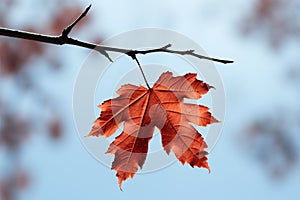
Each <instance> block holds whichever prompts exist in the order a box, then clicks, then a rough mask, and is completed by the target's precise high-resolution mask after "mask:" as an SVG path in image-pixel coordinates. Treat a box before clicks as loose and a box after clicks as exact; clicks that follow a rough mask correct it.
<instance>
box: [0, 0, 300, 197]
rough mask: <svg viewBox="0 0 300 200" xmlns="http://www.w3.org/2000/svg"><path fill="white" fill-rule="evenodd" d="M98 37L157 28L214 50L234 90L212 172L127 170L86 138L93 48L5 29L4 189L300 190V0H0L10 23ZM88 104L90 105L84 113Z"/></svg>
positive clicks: (158, 193)
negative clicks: (86, 64) (80, 109)
mask: <svg viewBox="0 0 300 200" xmlns="http://www.w3.org/2000/svg"><path fill="white" fill-rule="evenodd" d="M90 3H92V10H91V11H90V12H89V15H88V17H86V18H85V19H84V20H83V21H82V22H81V23H80V24H79V25H78V26H77V27H76V29H75V30H73V31H72V33H71V35H72V36H73V37H75V38H79V39H81V40H85V41H90V42H100V41H102V40H105V39H106V38H109V37H111V36H113V35H116V34H119V33H121V32H124V31H128V30H132V29H136V28H144V27H158V28H167V29H171V30H174V31H177V32H179V33H182V34H184V35H186V36H188V37H190V38H192V39H193V40H194V41H196V42H197V43H199V44H200V45H201V46H202V47H203V48H204V49H205V50H206V52H207V53H208V54H209V55H211V56H215V57H223V58H230V59H233V60H235V63H234V64H231V65H222V64H217V63H216V64H215V65H216V67H217V69H218V71H219V73H220V75H221V77H222V79H223V84H224V87H225V92H226V96H227V97H226V117H225V120H224V128H223V131H222V136H221V138H220V140H219V141H218V144H217V145H216V147H215V148H214V149H213V151H212V152H211V153H210V155H209V164H210V166H211V169H212V171H211V173H210V174H208V173H207V172H206V170H204V169H192V168H191V167H189V166H182V165H181V164H180V163H179V162H175V163H174V164H173V165H171V166H170V167H167V168H165V169H162V170H160V171H156V172H155V173H148V174H142V175H137V176H136V177H135V178H134V180H131V179H130V180H127V181H126V182H125V183H124V186H123V189H124V191H123V192H121V191H120V190H119V188H118V186H117V179H116V178H115V172H114V171H111V170H110V169H109V168H107V167H105V166H104V165H102V164H100V163H99V162H98V161H96V160H95V159H94V158H93V157H92V156H91V155H90V154H88V153H87V151H86V150H85V148H84V147H83V145H82V144H81V142H80V139H79V137H78V134H77V130H76V127H75V123H74V120H73V110H72V95H73V88H74V82H75V80H76V76H77V74H78V72H79V70H80V66H81V64H82V62H83V61H84V59H85V58H86V56H87V55H88V54H89V50H86V49H82V48H78V47H72V46H54V45H48V44H41V43H34V42H31V41H24V40H17V39H10V38H7V37H0V199H1V200H19V199H20V200H21V199H31V200H35V199H37V200H38V199H66V198H67V199H107V198H111V199H141V198H142V199H149V200H150V199H151V200H152V199H182V198H186V199H188V198H193V199H251V200H252V199H283V198H286V199H299V198H300V191H299V185H300V181H299V180H300V170H299V169H300V167H299V150H300V149H299V148H300V136H299V130H300V107H299V97H300V94H299V91H300V66H299V58H300V53H299V52H300V46H299V39H300V18H299V17H300V16H299V15H300V12H299V10H300V1H299V0H249V1H238V0H226V1H222V2H221V1H217V0H210V1H208V0H201V1H196V0H187V1H177V2H174V1H171V0H165V1H158V0H153V1H136V0H131V1H118V2H117V1H108V0H103V1H90V2H82V1H79V0H78V1H71V0H69V1H63V2H62V1H58V0H51V1H50V0H43V1H37V0H26V1H21V0H2V1H1V2H0V26H3V27H8V28H15V29H21V30H29V31H33V32H39V33H44V34H60V33H61V30H62V29H63V28H64V27H65V26H67V25H68V24H70V23H71V22H72V21H73V20H74V19H75V18H76V17H77V16H78V15H80V13H81V12H82V10H84V8H85V7H86V6H87V5H88V4H90ZM83 114H84V113H83Z"/></svg>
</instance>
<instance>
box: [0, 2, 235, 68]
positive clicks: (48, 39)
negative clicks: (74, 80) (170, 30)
mask: <svg viewBox="0 0 300 200" xmlns="http://www.w3.org/2000/svg"><path fill="white" fill-rule="evenodd" d="M90 8H91V5H90V6H89V7H87V8H86V9H85V11H84V12H83V13H82V14H81V15H80V16H79V17H78V18H77V19H76V20H75V21H74V22H73V23H72V24H71V25H70V26H68V27H67V28H65V29H64V30H63V31H62V33H61V35H59V36H50V35H42V34H37V33H32V32H26V31H19V30H13V29H8V28H2V27H0V35H2V36H7V37H13V38H21V39H26V40H32V41H38V42H43V43H49V44H56V45H64V44H68V45H74V46H78V47H83V48H87V49H92V50H95V51H98V52H99V53H101V54H102V55H104V56H105V57H106V58H107V59H108V60H109V61H111V62H113V60H112V59H111V58H110V57H109V54H108V52H117V53H123V54H126V55H128V56H130V57H131V58H132V59H134V60H135V58H136V55H137V54H143V55H145V54H151V53H159V52H164V53H172V54H178V55H190V56H194V57H197V58H200V59H205V60H210V61H214V62H219V63H223V64H228V63H233V61H231V60H224V59H218V58H212V57H208V56H204V55H200V54H197V53H195V52H194V50H185V51H179V50H172V49H169V48H170V47H171V46H172V45H171V44H167V45H165V46H163V47H161V48H156V49H149V50H134V49H124V48H117V47H109V46H103V45H97V44H93V43H88V42H84V41H80V40H76V39H73V38H71V37H69V36H68V34H69V33H70V32H71V30H72V29H73V27H74V26H75V25H76V24H77V23H78V22H79V21H80V20H81V19H82V18H83V17H85V16H86V14H87V13H88V11H89V9H90Z"/></svg>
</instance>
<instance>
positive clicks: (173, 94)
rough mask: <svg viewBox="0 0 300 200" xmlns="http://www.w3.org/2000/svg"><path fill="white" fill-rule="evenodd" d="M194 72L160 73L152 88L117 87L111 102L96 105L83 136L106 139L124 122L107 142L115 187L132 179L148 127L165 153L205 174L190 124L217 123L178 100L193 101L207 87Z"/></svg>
mask: <svg viewBox="0 0 300 200" xmlns="http://www.w3.org/2000/svg"><path fill="white" fill-rule="evenodd" d="M196 76H197V74H192V73H189V74H186V75H185V76H177V77H173V75H172V73H171V72H166V73H163V74H162V75H161V76H160V78H159V79H158V81H157V82H156V83H155V84H154V86H153V88H149V89H147V88H145V87H143V86H135V85H130V84H127V85H123V86H122V87H121V88H120V89H119V90H118V91H117V93H118V94H119V96H118V97H117V98H114V99H111V100H107V101H105V102H104V103H103V104H101V105H100V106H99V108H100V109H101V110H102V112H101V115H100V117H99V118H98V119H97V120H96V121H95V122H94V126H93V128H92V130H91V132H90V133H89V135H88V136H105V137H109V136H111V135H112V134H113V133H114V132H115V131H116V130H117V129H118V127H119V126H120V125H121V124H122V123H123V122H124V130H123V132H122V133H121V134H120V135H119V136H118V137H116V138H115V140H114V141H113V142H112V143H111V144H110V146H109V148H108V150H107V153H111V154H114V155H115V158H114V161H113V163H112V169H113V170H116V171H117V174H116V176H117V177H118V181H119V186H120V188H121V185H122V182H123V181H124V180H126V179H127V178H133V176H134V174H135V173H136V172H137V170H138V169H139V168H142V166H143V164H144V162H145V160H146V156H147V152H148V144H149V141H150V140H151V138H152V135H153V132H154V128H155V127H157V128H158V129H159V130H160V133H161V137H162V145H163V148H164V149H165V151H166V152H167V154H169V153H170V152H171V151H173V152H174V154H175V155H176V157H177V158H178V160H179V161H180V162H181V163H182V164H184V163H186V162H187V163H189V164H190V165H191V166H192V167H194V166H197V167H203V168H207V169H208V170H210V168H209V166H208V163H207V157H206V155H207V152H206V151H205V149H206V148H207V144H206V143H205V141H204V139H203V137H202V136H201V134H200V133H199V132H198V131H197V130H196V129H195V128H194V127H193V126H192V125H191V124H190V122H192V123H194V124H196V125H198V126H206V125H208V124H211V123H214V122H217V120H216V119H215V118H214V117H212V115H211V113H210V112H208V110H209V108H208V107H205V106H202V105H196V104H189V103H184V98H189V99H199V98H201V96H202V95H204V94H206V93H207V92H208V90H209V89H210V88H211V86H209V85H207V84H206V83H204V82H202V81H200V80H197V79H196Z"/></svg>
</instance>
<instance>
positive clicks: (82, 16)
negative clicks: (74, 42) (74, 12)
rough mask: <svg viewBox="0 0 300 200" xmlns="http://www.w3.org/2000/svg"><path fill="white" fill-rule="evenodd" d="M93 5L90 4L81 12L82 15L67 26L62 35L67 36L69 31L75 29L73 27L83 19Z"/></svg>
mask: <svg viewBox="0 0 300 200" xmlns="http://www.w3.org/2000/svg"><path fill="white" fill-rule="evenodd" d="M91 7H92V4H90V5H89V6H88V7H87V8H86V9H85V11H84V12H83V13H81V15H80V16H79V17H78V18H77V19H76V20H75V21H74V22H73V23H72V24H70V25H69V26H68V27H67V28H65V29H64V30H63V31H62V36H65V37H67V36H68V35H69V33H70V32H71V30H72V29H73V27H74V26H75V25H76V24H77V23H78V22H79V21H80V20H81V19H83V18H84V17H85V16H86V14H87V13H88V12H89V10H90V8H91Z"/></svg>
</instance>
